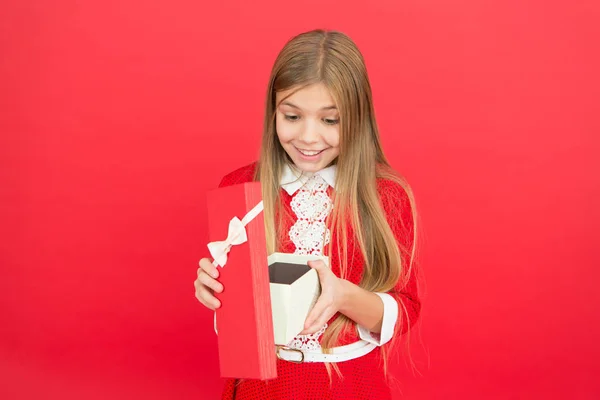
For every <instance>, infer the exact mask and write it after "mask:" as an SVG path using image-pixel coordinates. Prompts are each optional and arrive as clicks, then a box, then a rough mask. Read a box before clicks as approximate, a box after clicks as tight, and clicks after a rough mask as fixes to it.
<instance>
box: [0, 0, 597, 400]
mask: <svg viewBox="0 0 600 400" xmlns="http://www.w3.org/2000/svg"><path fill="white" fill-rule="evenodd" d="M324 3H325V2H322V1H316V0H304V1H302V2H273V1H264V0H263V1H252V2H246V1H233V2H202V1H189V0H172V1H162V0H156V1H149V2H147V1H140V0H118V1H115V0H110V1H107V0H105V1H91V0H90V1H86V2H81V1H75V0H71V1H47V2H43V1H34V0H13V1H4V2H2V6H0V7H1V8H0V29H1V31H0V46H1V47H0V57H1V58H0V60H1V63H0V84H1V87H0V101H1V104H0V113H1V118H0V124H1V125H0V129H1V141H0V178H1V180H2V182H1V185H0V195H1V209H0V213H1V214H0V221H1V222H0V224H1V225H2V236H1V237H0V246H1V247H0V249H1V259H0V262H1V264H0V265H1V274H2V275H1V279H0V307H1V308H0V312H1V318H2V321H1V325H0V368H1V370H0V398H2V399H76V398H77V399H80V398H81V399H106V398H110V399H113V400H120V399H136V398H140V399H141V398H144V399H148V400H151V399H214V398H217V396H218V394H219V392H220V389H221V385H222V382H221V381H220V380H219V378H218V362H217V359H216V356H217V349H216V347H215V345H216V338H215V336H214V334H213V332H212V325H211V321H212V314H211V313H210V312H209V311H207V310H205V309H203V307H202V306H201V305H200V304H199V303H198V302H197V301H196V300H195V298H194V290H193V285H192V283H193V280H194V277H195V273H196V265H197V264H196V263H197V261H198V259H199V258H200V257H201V256H205V255H206V251H205V244H206V238H207V232H206V229H205V225H206V211H205V199H204V197H205V193H206V191H207V190H208V189H212V188H214V187H215V186H216V185H217V184H218V182H219V180H220V178H221V176H222V175H224V174H225V173H226V172H229V171H231V170H233V169H235V168H237V167H239V166H242V165H245V164H247V163H249V162H251V161H253V160H254V159H255V158H256V154H257V152H258V142H259V136H260V130H261V122H262V113H263V99H264V92H265V88H266V83H267V79H268V75H269V72H270V67H271V65H272V62H273V61H274V59H275V56H276V54H277V52H278V51H279V50H280V48H281V47H282V46H283V44H284V43H285V41H286V40H287V39H288V38H289V37H291V36H292V35H294V34H296V33H299V32H301V31H305V30H309V29H313V28H315V27H324V28H331V29H338V30H341V31H344V32H346V33H348V34H349V35H350V36H351V37H353V38H354V40H355V41H356V42H357V43H358V45H359V47H360V48H361V50H362V51H363V53H364V55H365V57H366V60H367V63H368V68H369V71H370V75H371V78H372V84H373V90H374V95H375V106H376V109H377V115H378V120H379V122H380V127H381V131H382V137H383V141H384V145H385V149H386V152H387V154H388V156H389V157H390V159H391V160H392V162H393V165H394V166H395V167H396V168H397V169H399V170H400V171H402V172H403V173H404V174H405V175H406V176H407V177H408V179H409V180H410V182H411V183H412V185H413V186H414V189H415V192H416V195H417V199H418V202H419V206H420V213H421V216H422V222H423V233H424V240H423V242H422V244H423V246H422V257H421V261H422V266H423V268H424V271H425V276H426V293H424V311H423V315H422V317H423V319H422V326H421V329H420V339H419V340H418V341H417V342H419V341H420V342H422V344H418V343H417V345H416V346H415V350H414V354H413V358H414V360H415V362H416V363H417V366H418V367H419V371H420V373H421V376H419V375H415V374H413V373H412V372H411V371H410V369H409V368H407V367H406V366H405V365H404V363H403V362H400V363H399V364H398V365H396V366H395V367H394V368H393V372H394V373H395V376H396V377H397V380H398V388H396V393H397V394H398V395H400V393H403V394H404V396H405V398H407V399H440V398H443V399H446V398H465V399H471V398H473V399H480V398H485V399H495V398H497V399H513V398H523V399H533V398H536V399H537V398H545V399H567V398H576V399H588V398H589V399H592V398H597V397H598V396H600V383H598V381H597V375H598V373H599V372H600V367H599V365H600V364H599V363H598V357H599V356H600V345H598V342H597V339H598V337H599V334H600V324H599V321H598V306H599V305H600V304H599V303H600V301H599V300H600V294H599V292H600V291H599V290H598V289H597V282H598V278H599V273H598V271H597V269H596V268H597V267H598V266H600V255H599V252H598V250H597V243H598V240H599V239H600V235H599V234H598V231H597V228H598V223H599V222H600V221H599V220H600V215H599V212H598V208H597V207H595V206H594V205H595V204H596V203H597V201H596V200H595V199H596V198H597V197H598V196H599V195H600V187H599V186H600V185H599V183H598V181H599V179H598V171H600V165H599V163H598V159H597V156H598V153H599V150H600V149H599V147H600V146H599V144H600V139H599V138H598V133H599V132H600V122H599V118H598V115H597V114H598V108H599V107H598V99H599V97H600V90H599V87H600V85H599V78H598V71H599V70H600V60H599V54H600V52H599V51H598V43H599V36H600V35H599V29H598V25H597V21H598V20H599V18H600V6H599V5H598V3H597V2H596V1H592V0H588V1H578V2H567V1H563V2H551V1H541V0H540V1H516V0H509V1H500V0H496V1H492V0H490V1H479V0H464V1H439V0H438V1H436V0H420V1H415V0H405V1H401V2H400V1H391V0H387V1H384V0H372V1H368V2H359V1H338V2H327V3H326V4H324Z"/></svg>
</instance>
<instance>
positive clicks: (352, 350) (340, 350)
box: [275, 340, 377, 363]
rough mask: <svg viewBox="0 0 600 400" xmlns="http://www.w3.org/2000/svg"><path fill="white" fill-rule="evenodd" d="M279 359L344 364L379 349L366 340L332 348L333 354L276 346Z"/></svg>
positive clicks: (295, 361)
mask: <svg viewBox="0 0 600 400" xmlns="http://www.w3.org/2000/svg"><path fill="white" fill-rule="evenodd" d="M275 347H276V349H277V350H276V354H277V358H279V359H280V360H285V361H289V362H293V363H304V362H342V361H348V360H352V359H354V358H358V357H362V356H364V355H365V354H368V353H370V352H371V351H373V349H375V347H377V346H376V345H374V344H373V343H369V342H367V341H365V340H359V341H358V342H355V343H351V344H347V345H344V346H338V347H332V348H331V349H329V351H331V354H328V353H323V352H322V351H306V350H300V349H294V348H291V347H287V346H275Z"/></svg>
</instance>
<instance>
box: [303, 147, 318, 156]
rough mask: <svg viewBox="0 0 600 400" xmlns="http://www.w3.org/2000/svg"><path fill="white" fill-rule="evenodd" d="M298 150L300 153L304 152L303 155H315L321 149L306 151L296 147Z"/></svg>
mask: <svg viewBox="0 0 600 400" xmlns="http://www.w3.org/2000/svg"><path fill="white" fill-rule="evenodd" d="M298 151H299V152H300V153H302V154H304V155H305V156H316V155H317V154H319V153H320V152H321V151H322V150H319V151H307V150H300V149H298Z"/></svg>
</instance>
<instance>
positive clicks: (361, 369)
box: [219, 163, 421, 400]
mask: <svg viewBox="0 0 600 400" xmlns="http://www.w3.org/2000/svg"><path fill="white" fill-rule="evenodd" d="M255 168H256V163H254V164H251V165H248V166H246V167H243V168H240V169H238V170H236V171H234V172H232V173H230V174H228V175H227V176H225V177H224V178H223V180H222V181H221V184H220V185H219V186H220V187H224V186H230V185H235V184H238V183H245V182H251V181H252V180H253V176H254V171H255ZM377 186H378V191H379V196H380V199H381V202H382V205H383V208H384V210H385V212H386V216H387V219H388V222H389V224H390V226H391V228H392V231H393V232H394V235H395V237H396V240H398V242H399V244H401V245H402V246H405V247H406V248H411V245H412V234H413V221H412V217H411V213H410V203H409V200H408V196H407V194H406V192H405V191H404V189H402V187H401V186H400V185H398V184H397V183H395V182H391V181H388V180H383V179H379V180H378V182H377ZM330 189H331V188H330ZM331 190H333V189H331ZM280 195H281V196H282V199H283V200H284V204H285V205H286V207H287V208H290V202H291V200H292V196H291V195H289V194H288V193H287V192H286V191H285V190H283V189H281V194H280ZM287 211H289V210H287ZM289 228H290V227H289V226H287V227H283V229H287V230H289ZM331 243H332V246H333V247H332V251H331V268H332V271H333V272H334V273H335V274H336V275H338V276H339V260H337V257H336V256H335V255H336V254H337V248H336V246H335V240H331ZM294 250H295V245H294V243H292V242H291V241H290V242H287V243H284V244H283V245H282V248H281V249H279V251H282V252H287V253H293V252H294ZM348 252H349V255H348V259H349V260H351V259H352V260H354V262H353V264H352V265H351V266H349V273H348V278H347V279H348V280H349V281H351V282H353V283H355V284H358V283H359V282H360V278H361V275H362V270H363V262H362V259H363V258H362V254H361V253H360V249H359V247H358V245H356V244H355V243H353V241H352V240H350V239H349V240H348ZM353 253H354V256H351V255H352V254H353ZM389 294H390V295H392V296H393V297H394V298H395V299H396V301H397V302H398V303H399V304H400V303H402V304H403V305H404V307H405V309H406V312H404V311H403V307H400V306H399V307H398V308H399V316H398V322H397V324H396V328H395V334H396V335H400V334H403V333H405V332H406V331H407V330H408V329H409V328H410V325H413V324H414V322H415V321H416V320H417V318H418V316H419V313H420V309H421V303H420V301H419V298H418V294H417V284H416V279H415V277H414V274H413V275H412V276H411V277H410V279H409V281H408V283H407V284H406V286H404V287H397V288H395V289H394V290H393V291H392V292H389ZM334 318H335V317H334ZM408 321H410V322H408ZM350 331H351V332H348V333H346V334H345V335H344V336H343V337H340V338H338V343H337V345H338V346H339V345H344V344H349V343H353V342H356V341H357V340H359V339H360V338H359V335H358V333H357V332H356V330H355V329H353V330H350ZM337 365H338V367H339V369H340V372H341V373H342V375H343V380H341V379H340V378H338V376H337V374H336V373H335V371H332V380H331V383H330V378H329V375H328V374H327V370H326V369H325V365H324V364H323V363H320V362H316V363H302V364H297V363H292V362H288V361H284V360H277V378H276V379H273V380H267V381H260V380H242V381H241V382H238V381H236V380H234V379H229V380H227V382H226V384H225V388H224V391H223V397H222V398H223V399H256V400H271V399H273V400H274V399H319V400H322V399H391V390H390V387H389V384H388V382H387V380H386V377H385V376H384V372H383V367H382V362H381V352H380V348H379V347H377V348H376V349H375V350H373V351H371V352H370V353H369V354H367V355H364V356H362V357H359V358H355V359H352V360H349V361H344V362H339V363H337Z"/></svg>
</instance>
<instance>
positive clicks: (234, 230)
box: [208, 201, 263, 267]
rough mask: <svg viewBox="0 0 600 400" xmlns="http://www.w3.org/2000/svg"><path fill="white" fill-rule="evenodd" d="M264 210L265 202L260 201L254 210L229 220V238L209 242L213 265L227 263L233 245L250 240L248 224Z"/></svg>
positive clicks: (222, 265) (221, 265)
mask: <svg viewBox="0 0 600 400" xmlns="http://www.w3.org/2000/svg"><path fill="white" fill-rule="evenodd" d="M262 210H263V202H262V201H261V202H260V203H258V204H257V205H256V206H255V207H254V208H253V209H252V210H250V211H249V212H248V214H246V215H245V216H244V218H242V220H241V221H240V219H239V218H238V217H233V218H232V219H231V221H229V229H228V232H227V239H225V240H223V241H220V242H211V243H209V244H208V251H210V255H211V256H212V258H213V259H214V261H213V265H214V266H215V267H217V266H220V267H224V266H225V264H226V263H227V253H229V250H231V246H235V245H238V244H242V243H245V242H246V241H247V240H248V236H247V235H246V225H248V223H249V222H250V221H252V220H253V219H254V218H256V216H257V215H258V214H260V212H261V211H262Z"/></svg>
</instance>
